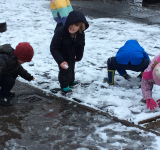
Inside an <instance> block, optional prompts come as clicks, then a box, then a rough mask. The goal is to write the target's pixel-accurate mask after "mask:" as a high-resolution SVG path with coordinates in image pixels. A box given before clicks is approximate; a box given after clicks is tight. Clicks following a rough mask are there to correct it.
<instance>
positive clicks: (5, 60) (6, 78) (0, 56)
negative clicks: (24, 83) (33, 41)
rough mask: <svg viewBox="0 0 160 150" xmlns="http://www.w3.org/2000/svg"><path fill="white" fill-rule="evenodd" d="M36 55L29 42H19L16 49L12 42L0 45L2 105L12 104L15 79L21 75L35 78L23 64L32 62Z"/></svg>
mask: <svg viewBox="0 0 160 150" xmlns="http://www.w3.org/2000/svg"><path fill="white" fill-rule="evenodd" d="M33 55H34V51H33V48H32V46H31V45H30V44H29V43H27V42H24V43H19V44H18V45H17V46H16V49H15V50H14V49H13V48H12V47H11V46H10V44H5V45H2V46H0V87H1V89H0V105H1V106H6V107H7V106H11V105H13V104H12V103H11V101H10V100H11V98H12V97H13V96H14V95H15V93H13V92H10V91H11V89H12V88H13V86H14V84H15V80H16V78H17V76H18V75H20V76H21V77H22V78H24V79H25V80H28V81H31V80H34V77H33V76H32V75H31V74H29V73H28V72H27V71H26V70H25V69H24V68H23V67H22V66H21V64H23V63H25V62H30V61H31V60H32V57H33Z"/></svg>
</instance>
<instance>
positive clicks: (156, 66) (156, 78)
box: [141, 54, 160, 110]
mask: <svg viewBox="0 0 160 150" xmlns="http://www.w3.org/2000/svg"><path fill="white" fill-rule="evenodd" d="M154 84H157V85H159V86H160V54H159V55H157V56H156V57H155V58H154V59H153V60H152V61H151V63H150V65H149V66H148V67H147V69H145V70H144V73H143V78H142V82H141V89H142V94H143V98H144V100H146V105H147V109H150V110H154V109H155V108H156V107H157V104H158V106H159V107H160V99H159V100H157V102H156V101H155V100H154V99H153V98H152V88H153V85H154Z"/></svg>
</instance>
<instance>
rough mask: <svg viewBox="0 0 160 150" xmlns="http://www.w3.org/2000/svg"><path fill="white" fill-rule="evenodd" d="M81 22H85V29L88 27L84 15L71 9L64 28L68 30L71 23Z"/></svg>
mask: <svg viewBox="0 0 160 150" xmlns="http://www.w3.org/2000/svg"><path fill="white" fill-rule="evenodd" d="M78 22H83V23H84V24H85V30H86V29H87V28H88V27H89V24H88V22H87V20H86V18H85V16H84V14H83V13H82V12H80V11H75V10H74V11H72V12H70V13H69V15H68V17H67V20H66V23H65V26H64V29H65V30H68V27H69V26H70V25H71V24H73V23H78Z"/></svg>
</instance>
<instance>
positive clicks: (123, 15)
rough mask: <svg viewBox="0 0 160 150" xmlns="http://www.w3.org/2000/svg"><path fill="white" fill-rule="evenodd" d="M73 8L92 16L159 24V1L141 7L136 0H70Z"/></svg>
mask: <svg viewBox="0 0 160 150" xmlns="http://www.w3.org/2000/svg"><path fill="white" fill-rule="evenodd" d="M71 2H72V6H73V8H74V9H77V10H80V11H83V12H84V14H86V15H88V16H89V17H93V18H105V17H108V18H119V19H126V20H130V21H136V22H140V23H147V24H160V3H155V4H151V5H148V6H147V7H142V3H141V2H140V1H138V0H122V1H118V0H71Z"/></svg>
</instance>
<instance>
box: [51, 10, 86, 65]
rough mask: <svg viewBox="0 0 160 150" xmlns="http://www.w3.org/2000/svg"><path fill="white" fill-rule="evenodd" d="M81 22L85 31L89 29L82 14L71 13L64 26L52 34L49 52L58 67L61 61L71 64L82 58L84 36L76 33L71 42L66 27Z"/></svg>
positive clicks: (77, 12)
mask: <svg viewBox="0 0 160 150" xmlns="http://www.w3.org/2000/svg"><path fill="white" fill-rule="evenodd" d="M78 22H83V23H84V24H85V29H87V28H88V27H89V24H88V22H87V20H86V18H85V17H84V15H83V13H82V12H79V11H72V12H70V14H69V16H68V18H67V20H66V23H65V26H64V27H60V28H59V29H58V30H57V31H56V32H55V34H54V36H53V39H52V42H51V45H50V51H51V54H52V56H53V58H54V59H55V61H56V62H57V63H58V64H59V65H60V64H61V63H62V62H63V61H66V62H68V63H72V62H75V61H80V60H81V59H82V57H83V51H84V46H85V34H84V32H82V33H77V34H76V37H75V39H74V40H73V39H72V38H71V36H70V34H69V31H68V27H69V26H70V25H71V24H73V23H78Z"/></svg>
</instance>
